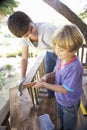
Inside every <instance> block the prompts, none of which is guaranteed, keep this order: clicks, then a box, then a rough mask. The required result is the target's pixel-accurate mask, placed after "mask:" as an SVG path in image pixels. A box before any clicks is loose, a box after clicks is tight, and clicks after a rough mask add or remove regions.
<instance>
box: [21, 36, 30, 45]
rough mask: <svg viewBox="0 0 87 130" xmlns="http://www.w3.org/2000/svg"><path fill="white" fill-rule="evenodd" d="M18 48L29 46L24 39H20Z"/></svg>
mask: <svg viewBox="0 0 87 130" xmlns="http://www.w3.org/2000/svg"><path fill="white" fill-rule="evenodd" d="M20 46H29V41H27V39H25V38H22V39H21V41H20Z"/></svg>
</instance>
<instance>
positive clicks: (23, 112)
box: [10, 87, 41, 130]
mask: <svg viewBox="0 0 87 130" xmlns="http://www.w3.org/2000/svg"><path fill="white" fill-rule="evenodd" d="M10 116H11V128H12V129H11V130H27V129H28V130H41V126H40V124H39V119H38V116H37V113H36V111H35V108H34V107H33V103H32V100H31V98H30V95H29V92H28V90H27V89H26V88H25V89H23V91H22V96H20V94H19V91H18V88H17V87H15V88H11V89H10Z"/></svg>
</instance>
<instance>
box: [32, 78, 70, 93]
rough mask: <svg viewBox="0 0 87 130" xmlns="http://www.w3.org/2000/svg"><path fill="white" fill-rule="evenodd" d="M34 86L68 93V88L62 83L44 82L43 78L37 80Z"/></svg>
mask: <svg viewBox="0 0 87 130" xmlns="http://www.w3.org/2000/svg"><path fill="white" fill-rule="evenodd" d="M33 87H34V88H47V89H50V90H52V91H56V92H60V93H67V92H68V90H66V89H65V88H64V87H63V86H62V85H57V84H49V83H46V82H43V81H41V80H39V81H36V84H35V85H34V86H33Z"/></svg>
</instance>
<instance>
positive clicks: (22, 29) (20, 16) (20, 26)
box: [7, 11, 32, 37]
mask: <svg viewBox="0 0 87 130" xmlns="http://www.w3.org/2000/svg"><path fill="white" fill-rule="evenodd" d="M31 22H32V20H31V18H30V17H29V16H28V15H26V14H25V13H24V12H22V11H17V12H14V13H13V14H12V15H10V16H9V18H8V22H7V24H8V28H9V30H10V31H11V32H12V33H13V34H14V35H15V36H17V37H22V36H23V35H24V34H25V33H26V32H27V31H28V29H29V24H30V23H31Z"/></svg>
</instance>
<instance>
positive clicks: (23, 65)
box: [21, 46, 29, 79]
mask: <svg viewBox="0 0 87 130" xmlns="http://www.w3.org/2000/svg"><path fill="white" fill-rule="evenodd" d="M28 48H29V47H28V46H22V59H21V79H23V78H25V76H26V71H27V64H28V53H29V52H28Z"/></svg>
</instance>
